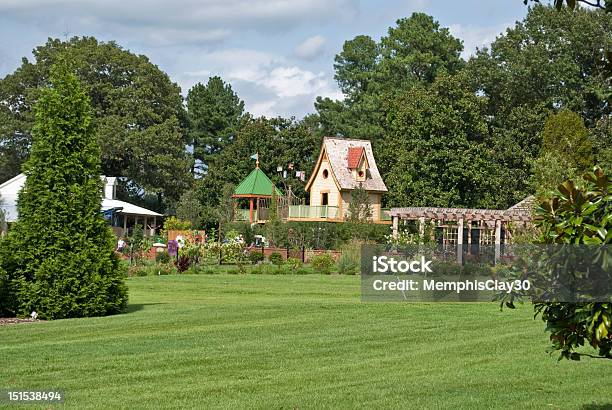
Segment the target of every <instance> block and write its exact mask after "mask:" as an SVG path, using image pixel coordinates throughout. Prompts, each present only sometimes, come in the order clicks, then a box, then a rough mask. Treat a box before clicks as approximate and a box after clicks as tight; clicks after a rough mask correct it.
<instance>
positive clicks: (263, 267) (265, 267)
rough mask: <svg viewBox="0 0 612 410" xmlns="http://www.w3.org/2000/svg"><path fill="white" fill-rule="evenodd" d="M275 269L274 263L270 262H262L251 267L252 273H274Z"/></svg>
mask: <svg viewBox="0 0 612 410" xmlns="http://www.w3.org/2000/svg"><path fill="white" fill-rule="evenodd" d="M274 271H275V269H274V267H273V265H271V264H269V263H260V264H259V265H257V266H254V267H253V268H252V269H251V274H253V275H272V274H273V273H274Z"/></svg>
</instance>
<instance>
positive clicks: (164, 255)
mask: <svg viewBox="0 0 612 410" xmlns="http://www.w3.org/2000/svg"><path fill="white" fill-rule="evenodd" d="M155 262H157V263H162V264H167V263H170V254H169V253H168V251H162V252H157V253H156V254H155Z"/></svg>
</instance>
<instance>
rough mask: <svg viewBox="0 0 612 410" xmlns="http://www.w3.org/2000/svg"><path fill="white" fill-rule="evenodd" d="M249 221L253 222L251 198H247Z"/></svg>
mask: <svg viewBox="0 0 612 410" xmlns="http://www.w3.org/2000/svg"><path fill="white" fill-rule="evenodd" d="M249 222H250V223H253V198H251V199H250V200H249Z"/></svg>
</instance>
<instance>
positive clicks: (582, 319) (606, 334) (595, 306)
mask: <svg viewBox="0 0 612 410" xmlns="http://www.w3.org/2000/svg"><path fill="white" fill-rule="evenodd" d="M611 183H612V179H611V178H610V176H609V175H607V174H605V173H604V172H603V171H602V170H601V169H597V168H596V169H595V171H594V172H591V173H587V174H585V175H584V177H583V181H577V182H575V181H572V180H568V181H566V182H564V183H563V184H561V185H559V187H558V190H557V191H556V192H555V195H554V196H553V197H552V198H549V199H545V200H542V201H541V202H540V204H539V206H538V207H537V209H536V215H537V218H536V224H537V225H538V226H539V227H540V228H541V230H542V236H541V238H540V239H541V240H542V241H543V242H544V243H557V244H587V245H601V244H610V243H611V242H612V229H611V228H612V223H611V221H612V196H611V195H610V194H611V192H610V186H611ZM534 309H535V312H536V315H538V314H539V315H541V317H542V320H544V321H545V322H546V330H547V331H549V332H550V334H551V336H550V339H551V342H552V350H556V351H560V352H561V357H560V358H566V359H573V360H579V359H580V356H581V355H582V354H581V353H579V352H576V350H577V349H578V348H580V347H581V346H583V345H585V344H587V343H588V344H589V345H590V346H592V347H593V348H594V349H597V350H598V353H599V355H600V356H601V357H606V358H608V359H612V337H610V335H612V303H578V304H576V303H535V304H534Z"/></svg>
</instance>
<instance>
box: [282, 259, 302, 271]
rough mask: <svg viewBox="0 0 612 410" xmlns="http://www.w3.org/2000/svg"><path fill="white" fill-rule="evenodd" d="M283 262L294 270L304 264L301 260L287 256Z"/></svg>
mask: <svg viewBox="0 0 612 410" xmlns="http://www.w3.org/2000/svg"><path fill="white" fill-rule="evenodd" d="M285 263H286V265H287V266H288V267H289V268H290V269H292V270H295V271H297V270H298V269H301V268H302V267H303V266H304V262H302V260H301V259H298V258H289V259H287V261H286V262H285Z"/></svg>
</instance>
